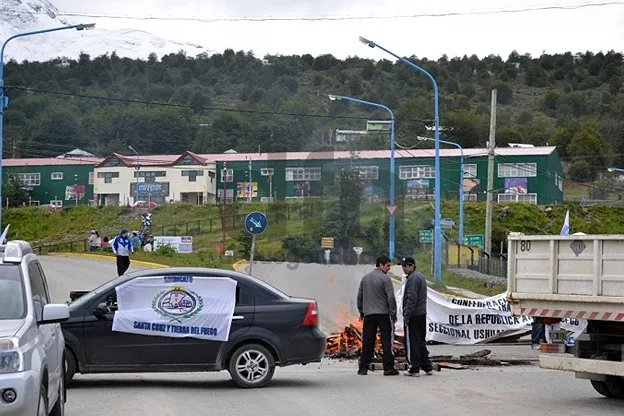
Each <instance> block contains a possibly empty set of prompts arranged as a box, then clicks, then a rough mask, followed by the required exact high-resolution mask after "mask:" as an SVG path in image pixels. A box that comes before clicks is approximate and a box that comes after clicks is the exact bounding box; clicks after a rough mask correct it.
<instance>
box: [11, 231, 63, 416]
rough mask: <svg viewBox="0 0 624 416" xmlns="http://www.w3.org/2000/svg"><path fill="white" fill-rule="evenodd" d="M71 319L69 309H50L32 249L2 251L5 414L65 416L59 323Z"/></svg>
mask: <svg viewBox="0 0 624 416" xmlns="http://www.w3.org/2000/svg"><path fill="white" fill-rule="evenodd" d="M3 239H4V235H3V236H2V240H3ZM68 318H69V307H68V306H67V305H65V304H60V305H57V304H52V303H50V291H49V289H48V283H47V280H46V277H45V273H44V272H43V269H42V267H41V264H40V263H39V260H38V259H37V257H36V256H35V255H34V254H33V252H32V249H31V247H30V245H29V244H28V243H27V242H25V241H10V242H8V243H6V244H3V245H0V414H2V415H16V416H17V415H20V416H21V415H37V416H42V415H43V416H46V415H52V416H62V415H63V414H65V401H66V396H65V391H66V389H65V372H64V368H65V366H64V365H63V364H64V346H65V341H64V339H63V333H62V331H61V327H60V324H59V323H60V322H62V321H64V320H66V319H68Z"/></svg>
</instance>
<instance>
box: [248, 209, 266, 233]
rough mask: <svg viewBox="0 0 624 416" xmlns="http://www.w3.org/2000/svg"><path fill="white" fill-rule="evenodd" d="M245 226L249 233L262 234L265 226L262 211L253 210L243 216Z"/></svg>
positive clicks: (264, 217) (264, 216)
mask: <svg viewBox="0 0 624 416" xmlns="http://www.w3.org/2000/svg"><path fill="white" fill-rule="evenodd" d="M245 228H246V229H247V231H248V232H249V233H251V234H262V233H263V232H264V230H266V228H267V218H266V215H264V214H263V213H262V212H258V211H254V212H252V213H250V214H248V215H247V217H245Z"/></svg>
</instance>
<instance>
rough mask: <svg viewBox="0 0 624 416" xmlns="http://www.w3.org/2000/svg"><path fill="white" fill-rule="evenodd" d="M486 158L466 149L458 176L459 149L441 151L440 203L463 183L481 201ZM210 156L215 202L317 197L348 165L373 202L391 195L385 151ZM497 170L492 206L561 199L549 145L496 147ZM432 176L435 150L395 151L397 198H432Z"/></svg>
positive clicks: (468, 197) (467, 196)
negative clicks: (358, 175) (214, 172)
mask: <svg viewBox="0 0 624 416" xmlns="http://www.w3.org/2000/svg"><path fill="white" fill-rule="evenodd" d="M487 154H488V150H487V149H484V148H483V149H481V148H472V149H464V169H463V175H461V177H460V151H459V149H457V148H454V149H441V150H440V157H441V161H440V172H441V185H442V186H441V195H442V198H444V199H455V200H457V199H458V198H459V187H460V185H461V186H462V188H463V192H464V200H465V201H485V200H486V192H485V191H486V187H487V169H488V156H487ZM205 156H208V155H205ZM209 156H210V157H211V158H212V159H213V160H215V162H216V170H217V178H218V181H217V186H218V187H219V189H218V190H217V197H218V199H221V198H222V197H223V194H224V192H225V194H226V196H227V199H228V200H231V199H233V198H234V199H237V200H245V199H248V198H249V197H251V199H253V200H262V201H269V200H271V199H273V200H295V199H301V198H321V197H322V195H323V188H324V184H325V183H326V182H327V179H328V178H330V177H331V176H333V175H334V174H335V172H336V171H337V170H339V169H341V168H342V167H345V166H353V167H357V168H359V169H360V172H361V177H362V179H363V180H364V192H365V194H366V195H367V196H368V197H369V198H370V199H371V200H380V201H383V200H387V198H388V193H389V184H390V152H389V151H386V150H366V151H361V152H358V153H355V154H352V153H350V152H346V151H336V152H292V153H260V154H258V153H247V154H242V153H240V154H239V153H229V154H222V155H218V156H217V155H209ZM494 167H495V170H494V179H495V181H494V193H495V196H494V201H498V202H500V203H505V202H518V203H530V204H539V205H545V204H556V203H561V202H563V171H562V166H561V161H560V160H559V156H558V154H557V151H556V148H555V147H554V146H545V147H501V148H497V149H496V156H495V162H494ZM223 178H225V182H224V181H223ZM434 178H435V159H434V150H433V149H413V150H397V151H396V152H395V196H396V198H409V199H418V200H433V199H434V194H435V192H434V189H435V188H434V186H435V184H434Z"/></svg>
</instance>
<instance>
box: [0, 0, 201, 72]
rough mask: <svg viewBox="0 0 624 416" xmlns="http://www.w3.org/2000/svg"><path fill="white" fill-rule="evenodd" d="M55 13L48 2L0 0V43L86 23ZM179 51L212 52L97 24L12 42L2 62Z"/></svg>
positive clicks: (145, 54)
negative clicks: (29, 33) (19, 35)
mask: <svg viewBox="0 0 624 416" xmlns="http://www.w3.org/2000/svg"><path fill="white" fill-rule="evenodd" d="M58 13H59V9H58V8H57V7H56V6H55V5H54V4H53V3H52V2H50V1H49V0H0V42H4V41H5V40H6V39H8V38H9V37H11V36H13V35H16V34H19V33H24V32H31V31H35V30H42V29H49V28H55V27H59V26H66V25H72V24H77V23H89V22H86V21H85V22H75V21H73V20H69V19H64V18H61V17H59V16H58ZM180 50H184V51H186V53H187V54H188V55H189V56H196V55H198V54H201V53H205V52H207V53H210V52H212V51H210V50H207V49H205V48H203V47H202V46H201V45H197V44H193V43H185V42H177V41H173V40H169V39H164V38H161V37H158V36H155V35H153V34H151V33H148V32H145V31H141V30H134V29H118V30H106V29H101V28H98V27H97V25H96V28H95V29H94V30H90V31H85V30H83V31H76V30H61V31H57V32H51V33H44V34H37V35H32V36H26V37H22V38H17V39H14V40H11V41H10V42H9V43H8V44H7V47H6V49H5V62H6V61H8V60H10V59H15V60H16V61H18V62H21V61H23V60H28V61H48V60H51V59H56V58H61V57H67V58H70V59H76V58H77V57H78V56H79V55H80V54H81V53H86V54H89V55H90V56H92V57H95V56H99V55H104V54H107V53H108V54H111V53H113V52H115V53H116V54H117V55H118V56H120V57H128V58H140V59H147V57H148V56H149V55H150V54H151V53H155V54H156V55H158V56H159V57H160V56H163V55H166V54H168V53H177V52H178V51H180Z"/></svg>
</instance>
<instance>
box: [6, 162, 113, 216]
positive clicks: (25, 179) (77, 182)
mask: <svg viewBox="0 0 624 416" xmlns="http://www.w3.org/2000/svg"><path fill="white" fill-rule="evenodd" d="M101 161H102V159H100V158H95V157H80V158H74V157H63V158H29V159H4V160H3V161H2V167H3V169H2V176H3V178H2V179H3V181H6V180H7V179H8V178H9V177H16V178H17V179H18V180H19V181H20V183H21V184H22V186H23V187H24V189H26V190H27V191H28V193H29V201H28V203H27V205H48V204H50V205H54V206H57V207H63V206H68V205H70V206H71V205H77V204H80V205H87V204H89V203H90V202H91V201H92V200H93V179H94V178H93V169H94V166H95V165H96V164H97V163H100V162H101ZM3 203H5V204H6V201H3Z"/></svg>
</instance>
